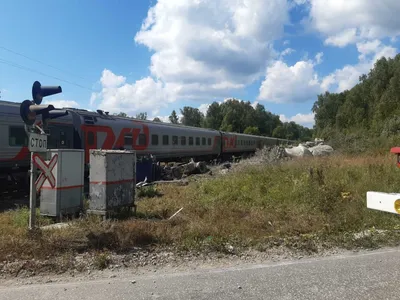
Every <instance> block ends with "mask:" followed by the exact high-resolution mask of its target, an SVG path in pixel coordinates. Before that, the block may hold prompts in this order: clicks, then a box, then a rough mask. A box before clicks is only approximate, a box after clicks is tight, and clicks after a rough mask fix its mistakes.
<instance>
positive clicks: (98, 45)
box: [0, 0, 400, 126]
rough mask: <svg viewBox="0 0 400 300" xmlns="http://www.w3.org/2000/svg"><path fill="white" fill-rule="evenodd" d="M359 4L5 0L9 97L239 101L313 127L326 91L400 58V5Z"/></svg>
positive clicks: (151, 103) (0, 45) (64, 102)
mask: <svg viewBox="0 0 400 300" xmlns="http://www.w3.org/2000/svg"><path fill="white" fill-rule="evenodd" d="M339 2H340V3H339ZM349 2H350V1H349ZM349 2H343V1H338V0H288V1H285V0H269V1H268V2H266V1H264V0H252V1H245V0H243V3H240V1H230V0H220V1H217V0H213V1H210V0H203V1H189V0H158V1H156V0H153V1H147V0H136V1H129V0H120V1H93V0H92V1H89V0H88V1H77V0H68V1H67V0H64V1H62V0H59V1H50V0H38V1H22V0H3V1H2V8H1V11H2V17H1V18H0V28H2V29H1V30H0V37H1V39H0V90H1V98H2V99H4V100H9V101H15V102H20V101H23V100H24V99H29V98H30V97H31V86H32V83H33V82H34V81H35V80H39V81H40V82H41V83H42V84H43V85H61V86H62V88H63V93H62V94H60V95H55V96H52V97H49V99H48V102H51V103H53V104H55V105H57V106H79V107H81V108H86V109H92V110H94V109H96V108H102V109H105V110H108V111H110V112H119V111H124V112H126V113H128V114H130V115H135V114H136V113H138V112H143V111H146V112H147V113H148V115H149V117H155V116H159V117H161V118H162V119H165V118H166V117H167V116H168V115H169V114H170V113H171V111H172V110H173V109H175V110H177V111H178V110H179V108H182V107H183V106H185V105H188V106H193V107H199V108H201V109H202V110H205V109H206V108H207V104H210V103H211V102H212V101H220V102H221V101H224V99H226V98H230V97H235V98H239V99H243V100H248V101H250V102H252V103H256V102H259V103H261V104H263V105H264V106H265V107H266V109H267V110H269V111H271V112H273V113H275V114H278V115H281V119H282V120H284V121H286V120H294V121H296V122H298V123H301V124H303V125H306V126H312V124H313V115H312V114H311V107H312V104H313V103H314V101H315V100H316V97H317V95H318V94H320V93H322V92H324V91H326V90H329V91H332V92H339V91H342V90H344V89H348V88H351V87H352V86H353V85H354V84H356V83H357V80H358V76H359V75H361V74H363V73H367V72H368V71H369V69H370V68H371V67H372V66H373V63H374V62H375V60H376V59H377V58H379V57H381V56H386V57H393V56H394V55H396V54H397V52H398V50H397V49H398V48H399V42H398V40H397V38H396V37H397V36H398V35H399V33H400V22H399V21H398V18H397V16H398V14H399V13H400V4H399V3H400V1H397V0H382V1H381V3H380V4H379V5H378V7H377V6H376V5H375V6H374V3H376V2H371V1H362V0H352V3H351V5H350V4H349ZM21 55H22V56H21ZM24 56H26V57H28V58H30V59H28V58H26V57H24ZM32 59H33V60H32ZM37 61H40V62H42V63H44V64H42V63H39V62H37ZM32 70H33V71H34V72H32ZM45 75H46V76H45Z"/></svg>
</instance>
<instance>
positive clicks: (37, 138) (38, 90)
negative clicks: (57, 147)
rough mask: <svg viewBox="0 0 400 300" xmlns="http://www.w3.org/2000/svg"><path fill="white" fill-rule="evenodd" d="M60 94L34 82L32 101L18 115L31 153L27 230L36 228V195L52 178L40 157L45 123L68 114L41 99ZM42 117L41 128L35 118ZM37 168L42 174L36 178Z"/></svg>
mask: <svg viewBox="0 0 400 300" xmlns="http://www.w3.org/2000/svg"><path fill="white" fill-rule="evenodd" d="M61 92H62V89H61V87H60V86H41V84H40V82H38V81H35V82H34V83H33V86H32V98H33V100H25V101H23V102H22V103H21V106H20V115H21V118H22V120H23V121H24V123H25V131H26V134H27V136H28V149H29V151H30V153H31V165H30V166H31V169H30V173H31V174H30V195H29V206H30V214H29V229H35V226H36V194H37V192H38V191H39V190H40V187H41V185H42V184H43V183H44V181H45V180H46V179H48V180H51V179H52V178H54V177H53V175H52V173H51V171H52V168H51V165H52V164H54V162H53V161H51V162H50V164H49V165H47V164H46V162H45V161H44V159H43V157H42V155H43V153H46V152H47V136H48V135H49V134H48V133H46V131H47V122H48V120H49V119H54V118H58V117H62V116H65V115H67V114H68V112H67V111H65V110H58V109H55V108H54V106H53V105H51V104H45V105H43V104H41V103H42V100H43V97H46V96H50V95H55V94H59V93H61ZM38 115H41V116H42V127H40V126H39V125H37V124H35V122H36V117H37V116H38ZM38 168H39V169H40V170H41V171H42V174H41V176H40V177H39V178H37V171H38Z"/></svg>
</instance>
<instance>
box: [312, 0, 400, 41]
mask: <svg viewBox="0 0 400 300" xmlns="http://www.w3.org/2000/svg"><path fill="white" fill-rule="evenodd" d="M309 2H310V5H311V9H310V18H311V20H312V24H313V26H314V28H315V29H316V30H318V31H319V32H321V33H322V34H323V35H324V36H325V37H326V40H325V42H326V44H330V45H334V46H338V47H344V46H346V45H348V44H354V43H357V42H360V41H365V40H374V39H382V38H384V37H395V36H397V35H399V34H400V18H398V15H399V13H400V1H398V0H380V1H373V0H310V1H309Z"/></svg>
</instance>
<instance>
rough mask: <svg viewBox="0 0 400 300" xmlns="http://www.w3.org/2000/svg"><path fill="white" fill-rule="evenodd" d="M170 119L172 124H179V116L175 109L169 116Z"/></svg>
mask: <svg viewBox="0 0 400 300" xmlns="http://www.w3.org/2000/svg"><path fill="white" fill-rule="evenodd" d="M169 121H170V122H171V123H172V124H178V123H179V118H178V116H177V114H176V111H175V110H173V111H172V113H171V115H170V116H169Z"/></svg>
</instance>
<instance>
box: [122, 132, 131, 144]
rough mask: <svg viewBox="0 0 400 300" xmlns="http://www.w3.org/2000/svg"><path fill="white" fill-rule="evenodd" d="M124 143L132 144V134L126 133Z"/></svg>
mask: <svg viewBox="0 0 400 300" xmlns="http://www.w3.org/2000/svg"><path fill="white" fill-rule="evenodd" d="M124 145H125V146H132V134H129V133H128V134H125V136H124Z"/></svg>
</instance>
